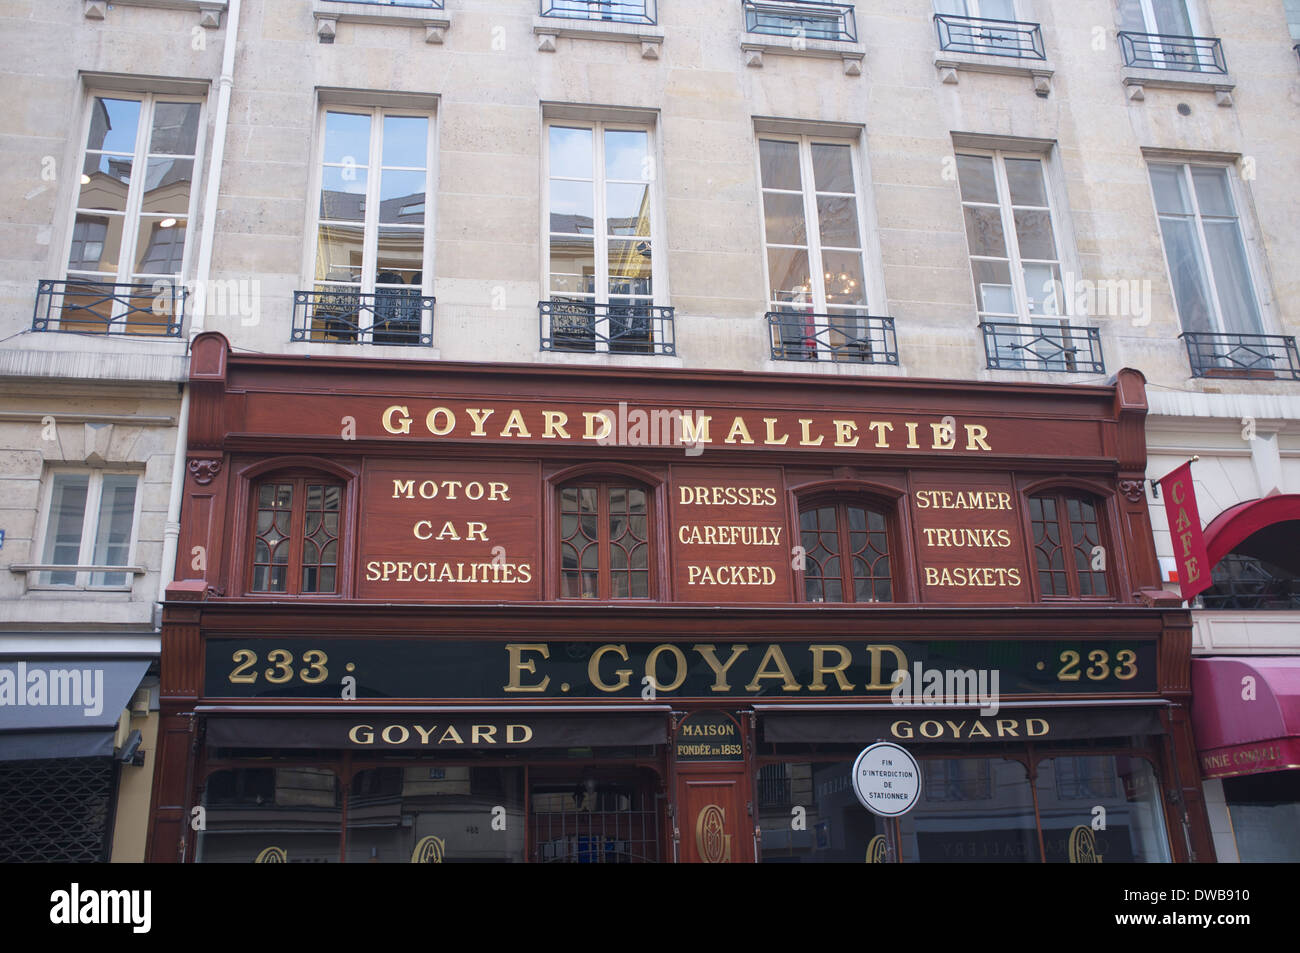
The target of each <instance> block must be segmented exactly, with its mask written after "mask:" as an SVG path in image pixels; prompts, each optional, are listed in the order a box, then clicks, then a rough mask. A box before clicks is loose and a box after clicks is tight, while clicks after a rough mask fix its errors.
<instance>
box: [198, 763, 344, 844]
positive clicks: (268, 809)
mask: <svg viewBox="0 0 1300 953" xmlns="http://www.w3.org/2000/svg"><path fill="white" fill-rule="evenodd" d="M203 806H204V809H205V810H206V812H207V813H206V818H207V824H206V825H205V826H204V829H203V830H201V831H200V832H199V834H198V841H197V846H196V848H195V850H196V855H195V860H196V861H198V862H199V863H253V862H256V861H259V860H260V861H262V862H266V861H267V858H268V856H271V857H273V858H275V859H277V860H278V861H279V862H281V863H290V864H292V863H301V862H308V863H330V864H333V863H337V862H338V859H339V850H340V847H341V844H340V835H341V833H342V829H343V813H342V806H343V799H342V791H341V788H340V785H339V782H338V779H337V778H336V777H335V776H334V774H333V772H331V771H328V770H326V769H324V768H309V767H287V768H236V769H233V770H229V771H218V772H216V773H214V774H213V775H211V776H210V777H209V778H208V780H207V783H206V784H205V786H204V789H203Z"/></svg>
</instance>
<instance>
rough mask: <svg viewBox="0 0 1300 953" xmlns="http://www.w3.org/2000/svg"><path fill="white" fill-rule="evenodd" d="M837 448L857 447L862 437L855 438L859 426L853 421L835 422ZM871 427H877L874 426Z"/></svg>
mask: <svg viewBox="0 0 1300 953" xmlns="http://www.w3.org/2000/svg"><path fill="white" fill-rule="evenodd" d="M832 423H833V424H834V425H835V446H837V447H856V446H857V445H858V441H859V440H861V439H862V438H861V437H858V436H855V434H856V432H857V429H858V425H857V424H856V423H855V422H853V421H852V420H835V421H832ZM871 426H873V427H874V426H875V424H872V425H871Z"/></svg>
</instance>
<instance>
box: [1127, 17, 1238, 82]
mask: <svg viewBox="0 0 1300 953" xmlns="http://www.w3.org/2000/svg"><path fill="white" fill-rule="evenodd" d="M1119 15H1120V27H1119V28H1120V30H1122V31H1124V32H1130V33H1138V34H1147V35H1148V36H1146V37H1136V38H1134V39H1133V41H1132V43H1133V48H1132V57H1133V62H1132V65H1134V66H1144V67H1152V68H1155V69H1175V70H1201V69H1214V68H1215V59H1214V54H1213V52H1212V50H1210V49H1209V48H1208V47H1205V46H1204V45H1203V44H1196V43H1192V42H1190V41H1189V40H1188V37H1194V36H1198V35H1199V34H1200V23H1199V18H1198V17H1197V11H1196V4H1195V2H1194V0H1119Z"/></svg>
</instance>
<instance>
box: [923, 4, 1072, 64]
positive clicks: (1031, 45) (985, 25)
mask: <svg viewBox="0 0 1300 953" xmlns="http://www.w3.org/2000/svg"><path fill="white" fill-rule="evenodd" d="M934 26H935V29H936V30H937V31H938V32H939V49H941V50H951V51H953V52H956V53H987V54H990V55H992V56H1014V57H1017V58H1020V59H1030V60H1045V59H1047V50H1046V48H1045V47H1044V46H1043V30H1042V27H1040V26H1039V25H1038V24H1037V23H1022V22H1020V21H1018V20H989V19H985V18H981V17H956V16H950V15H948V14H946V13H940V14H936V15H935V18H934Z"/></svg>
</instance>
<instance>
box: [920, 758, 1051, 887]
mask: <svg viewBox="0 0 1300 953" xmlns="http://www.w3.org/2000/svg"><path fill="white" fill-rule="evenodd" d="M957 760H958V761H959V762H960V764H959V765H955V766H952V767H948V766H946V765H945V767H944V768H943V769H942V770H944V772H945V774H944V777H946V778H948V779H949V782H948V783H934V784H931V783H926V784H923V785H922V788H921V800H920V802H919V803H918V804H917V806H916V807H915V808H914V809H913V810H911V811H909V812H908V813H907V814H905V815H904V816H903V817H902V818H901V824H902V831H903V837H902V860H903V862H904V863H917V862H921V863H926V862H935V863H1021V864H1023V863H1038V862H1039V861H1040V860H1041V857H1040V854H1039V850H1038V825H1037V823H1036V822H1035V819H1034V796H1033V791H1032V790H1031V789H1030V786H1029V777H1028V775H1027V774H1026V773H1025V767H1024V765H1023V764H1021V763H1020V762H1018V761H1012V760H1010V759H1004V758H961V759H957ZM933 764H934V762H932V761H930V760H926V761H923V762H922V766H923V768H924V769H925V772H926V779H927V781H929V779H930V778H931V777H933V776H934V775H933V772H934V771H935V768H933V767H932V765H933Z"/></svg>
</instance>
